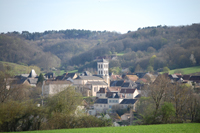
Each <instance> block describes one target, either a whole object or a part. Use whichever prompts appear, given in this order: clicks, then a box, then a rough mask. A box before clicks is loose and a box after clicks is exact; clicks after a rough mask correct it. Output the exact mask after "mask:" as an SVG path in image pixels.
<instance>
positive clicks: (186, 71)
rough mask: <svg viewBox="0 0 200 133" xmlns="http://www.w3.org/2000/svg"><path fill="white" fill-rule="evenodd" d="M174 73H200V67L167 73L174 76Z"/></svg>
mask: <svg viewBox="0 0 200 133" xmlns="http://www.w3.org/2000/svg"><path fill="white" fill-rule="evenodd" d="M175 72H181V73H182V72H183V73H182V74H191V73H198V72H200V66H195V67H187V68H180V69H174V70H170V71H169V73H170V74H174V73H175Z"/></svg>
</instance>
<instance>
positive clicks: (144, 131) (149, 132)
mask: <svg viewBox="0 0 200 133" xmlns="http://www.w3.org/2000/svg"><path fill="white" fill-rule="evenodd" d="M21 133H200V123H184V124H160V125H139V126H126V127H98V128H77V129H59V130H41V131H27V132H21Z"/></svg>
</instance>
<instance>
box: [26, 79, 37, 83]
mask: <svg viewBox="0 0 200 133" xmlns="http://www.w3.org/2000/svg"><path fill="white" fill-rule="evenodd" d="M37 81H38V78H28V82H29V83H30V84H37Z"/></svg>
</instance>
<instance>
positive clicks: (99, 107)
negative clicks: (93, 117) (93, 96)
mask: <svg viewBox="0 0 200 133" xmlns="http://www.w3.org/2000/svg"><path fill="white" fill-rule="evenodd" d="M108 108H109V105H108V99H107V98H99V99H97V100H96V101H95V103H94V110H96V112H99V113H101V112H105V111H106V110H108Z"/></svg>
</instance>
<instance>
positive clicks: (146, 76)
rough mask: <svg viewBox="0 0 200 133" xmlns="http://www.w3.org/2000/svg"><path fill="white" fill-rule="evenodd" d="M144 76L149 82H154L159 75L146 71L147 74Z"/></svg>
mask: <svg viewBox="0 0 200 133" xmlns="http://www.w3.org/2000/svg"><path fill="white" fill-rule="evenodd" d="M143 78H144V79H146V80H147V82H148V83H153V82H154V81H155V80H156V78H157V76H156V75H153V74H151V73H146V74H145V75H144V76H143Z"/></svg>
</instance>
